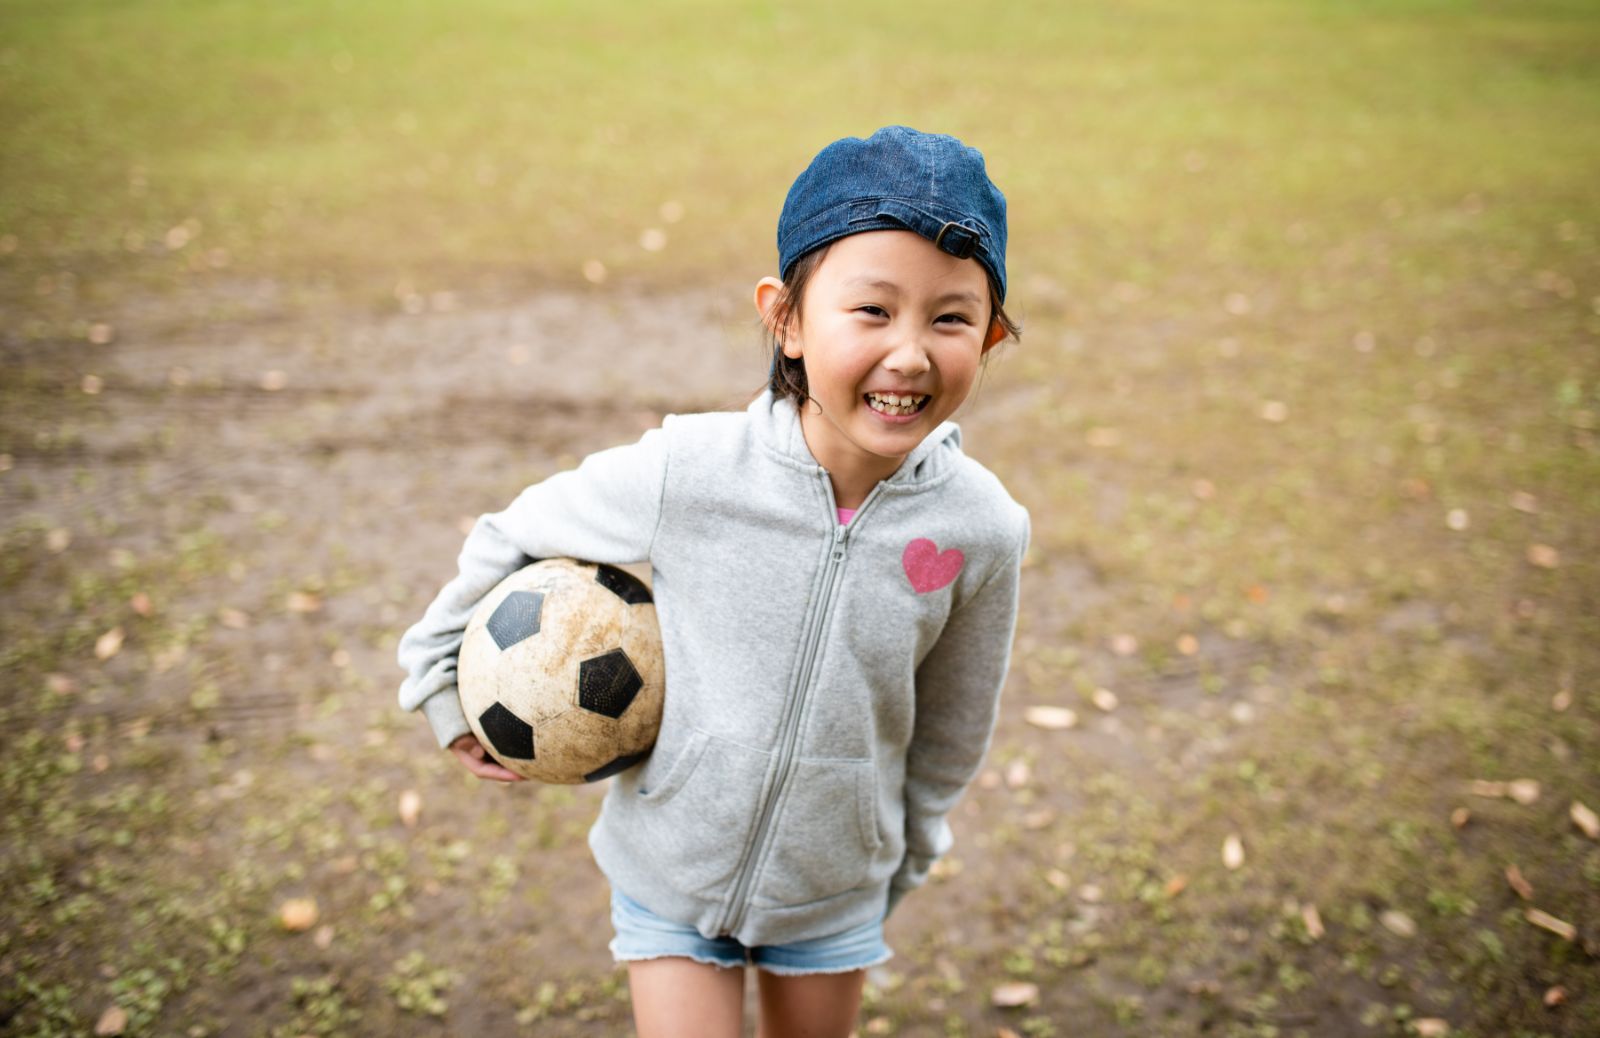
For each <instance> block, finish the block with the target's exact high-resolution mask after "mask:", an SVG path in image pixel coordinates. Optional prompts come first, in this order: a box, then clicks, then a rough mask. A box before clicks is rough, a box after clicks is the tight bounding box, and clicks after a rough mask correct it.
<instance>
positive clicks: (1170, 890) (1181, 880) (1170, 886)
mask: <svg viewBox="0 0 1600 1038" xmlns="http://www.w3.org/2000/svg"><path fill="white" fill-rule="evenodd" d="M1188 886H1189V877H1188V876H1186V875H1184V874H1183V873H1181V872H1180V873H1178V874H1177V875H1176V876H1173V877H1172V878H1171V879H1169V880H1167V885H1166V886H1165V887H1163V888H1162V890H1163V891H1164V892H1165V893H1166V895H1167V896H1168V897H1177V896H1178V895H1179V894H1181V893H1183V892H1184V890H1186V889H1187V888H1188Z"/></svg>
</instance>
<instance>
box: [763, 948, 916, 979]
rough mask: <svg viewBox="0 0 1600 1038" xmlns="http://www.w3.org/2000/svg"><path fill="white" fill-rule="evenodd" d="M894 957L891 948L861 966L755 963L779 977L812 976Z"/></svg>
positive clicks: (868, 966) (869, 965)
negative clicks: (817, 966)
mask: <svg viewBox="0 0 1600 1038" xmlns="http://www.w3.org/2000/svg"><path fill="white" fill-rule="evenodd" d="M892 958H894V951H893V950H890V951H889V952H888V953H887V954H885V955H883V956H882V957H881V958H877V959H873V960H872V961H871V962H863V963H861V964H860V965H859V966H828V967H825V968H821V969H816V968H812V967H808V966H783V965H779V964H778V963H773V962H758V963H756V964H755V967H756V969H758V970H765V971H766V972H768V973H771V974H773V975H774V976H778V977H810V976H815V975H818V974H822V973H854V972H855V971H856V970H866V969H871V968H872V967H874V966H882V965H883V964H884V963H886V962H888V961H889V960H890V959H892Z"/></svg>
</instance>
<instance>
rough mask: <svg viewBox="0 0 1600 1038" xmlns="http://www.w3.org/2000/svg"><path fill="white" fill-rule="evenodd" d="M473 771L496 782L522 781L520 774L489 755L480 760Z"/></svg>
mask: <svg viewBox="0 0 1600 1038" xmlns="http://www.w3.org/2000/svg"><path fill="white" fill-rule="evenodd" d="M472 773H473V774H474V775H476V776H478V777H479V778H484V779H493V780H494V781H496V782H521V781H522V776H521V775H518V774H517V773H516V772H514V771H512V770H510V769H509V768H504V767H501V766H500V765H499V764H496V763H495V762H494V761H493V760H490V759H489V758H488V757H484V758H483V759H482V760H480V761H478V762H477V767H475V768H473V769H472Z"/></svg>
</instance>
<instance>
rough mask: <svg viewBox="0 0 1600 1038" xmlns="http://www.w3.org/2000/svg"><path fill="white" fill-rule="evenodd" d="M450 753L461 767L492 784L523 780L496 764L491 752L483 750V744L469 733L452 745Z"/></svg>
mask: <svg viewBox="0 0 1600 1038" xmlns="http://www.w3.org/2000/svg"><path fill="white" fill-rule="evenodd" d="M450 752H451V753H453V754H455V755H456V759H457V760H459V761H460V762H461V766H462V767H464V768H466V769H467V770H468V771H470V772H472V773H473V774H474V775H476V776H478V777H479V778H481V779H488V780H489V781H491V782H521V781H523V778H522V776H521V775H518V774H517V773H516V772H514V771H509V770H507V769H506V768H502V767H501V766H500V765H498V764H496V763H495V760H494V758H493V757H491V756H489V751H488V750H486V749H484V748H483V743H481V742H479V741H478V737H477V736H476V735H473V734H472V733H471V732H468V733H467V734H466V735H463V736H461V737H460V738H458V739H457V740H456V741H455V742H453V743H451V744H450Z"/></svg>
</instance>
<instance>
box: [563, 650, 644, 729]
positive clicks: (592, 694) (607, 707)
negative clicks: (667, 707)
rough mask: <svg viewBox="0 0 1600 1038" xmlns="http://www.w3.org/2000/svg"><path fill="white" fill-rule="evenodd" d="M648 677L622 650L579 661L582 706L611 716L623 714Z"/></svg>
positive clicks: (579, 690)
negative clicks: (641, 672) (644, 675)
mask: <svg viewBox="0 0 1600 1038" xmlns="http://www.w3.org/2000/svg"><path fill="white" fill-rule="evenodd" d="M643 687H644V680H643V679H642V678H640V677H639V672H638V671H637V670H635V669H634V667H633V661H632V660H630V659H628V654H627V653H625V652H623V651H622V650H621V649H612V650H611V651H610V652H608V653H606V654H605V655H603V656H596V657H595V658H594V659H592V660H584V661H583V662H582V663H580V664H578V705H579V706H581V707H583V708H584V709H585V710H593V711H594V712H595V713H597V714H605V715H606V716H607V717H621V716H622V713H623V711H624V710H627V709H628V705H629V704H630V703H632V702H633V697H634V696H636V695H638V694H639V690H640V689H641V688H643Z"/></svg>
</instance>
